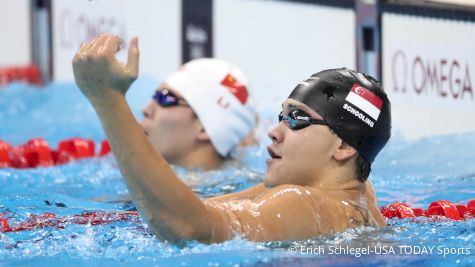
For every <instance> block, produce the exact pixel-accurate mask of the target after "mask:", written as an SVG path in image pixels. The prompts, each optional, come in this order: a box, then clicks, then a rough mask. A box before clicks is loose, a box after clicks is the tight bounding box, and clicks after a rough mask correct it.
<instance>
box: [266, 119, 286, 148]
mask: <svg viewBox="0 0 475 267" xmlns="http://www.w3.org/2000/svg"><path fill="white" fill-rule="evenodd" d="M280 128H281V123H279V124H277V125H274V126H273V127H272V128H271V129H270V130H269V133H267V135H268V136H269V138H270V139H271V140H272V143H274V144H277V143H280V142H282V140H283V138H284V135H283V134H282V131H280Z"/></svg>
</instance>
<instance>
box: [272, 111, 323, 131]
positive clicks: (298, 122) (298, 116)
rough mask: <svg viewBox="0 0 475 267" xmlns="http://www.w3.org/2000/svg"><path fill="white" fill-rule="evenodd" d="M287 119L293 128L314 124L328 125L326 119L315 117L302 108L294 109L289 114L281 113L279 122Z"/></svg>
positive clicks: (298, 128) (297, 128)
mask: <svg viewBox="0 0 475 267" xmlns="http://www.w3.org/2000/svg"><path fill="white" fill-rule="evenodd" d="M281 121H285V122H286V123H287V125H288V126H289V128H290V129H291V130H300V129H303V128H305V127H308V126H310V125H312V124H317V125H327V126H329V125H328V123H327V122H326V121H324V120H319V119H314V118H312V117H310V115H308V114H307V113H306V112H304V111H302V110H300V109H293V110H291V111H290V112H289V114H288V115H284V114H282V111H281V112H280V113H279V122H281Z"/></svg>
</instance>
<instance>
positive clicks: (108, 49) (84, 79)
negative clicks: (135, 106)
mask: <svg viewBox="0 0 475 267" xmlns="http://www.w3.org/2000/svg"><path fill="white" fill-rule="evenodd" d="M119 44H120V39H119V37H117V36H113V35H106V34H103V35H100V36H98V37H96V38H94V39H93V40H91V41H89V42H87V43H84V44H83V45H82V46H81V48H79V50H78V52H77V53H76V55H75V56H74V58H73V71H74V78H75V80H76V84H77V85H78V86H79V88H80V89H81V92H82V93H83V94H84V95H85V96H86V97H87V98H88V99H89V101H91V102H92V103H94V102H95V101H100V100H104V99H107V97H108V96H109V95H110V94H117V93H119V94H122V95H125V93H126V92H127V90H128V89H129V87H130V85H131V84H132V83H133V82H134V81H135V80H136V79H137V76H138V72H139V49H138V39H137V37H134V38H132V40H131V41H130V45H129V53H128V59H127V64H125V65H124V64H123V63H122V62H119V61H118V60H117V58H116V53H117V51H118V50H119Z"/></svg>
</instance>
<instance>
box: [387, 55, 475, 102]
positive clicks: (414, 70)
mask: <svg viewBox="0 0 475 267" xmlns="http://www.w3.org/2000/svg"><path fill="white" fill-rule="evenodd" d="M391 68H392V72H391V76H392V81H393V85H394V87H393V91H394V92H397V93H402V94H404V93H407V92H408V90H410V89H412V90H413V91H414V92H415V93H416V94H417V95H436V96H438V97H441V98H453V99H465V98H469V99H472V100H473V87H472V80H471V78H472V77H470V67H469V64H468V63H461V61H459V60H457V59H447V58H439V59H433V58H428V57H423V56H420V55H415V56H414V57H413V58H409V57H407V56H406V54H405V53H404V51H401V50H398V51H396V52H395V53H394V55H393V58H392V62H391Z"/></svg>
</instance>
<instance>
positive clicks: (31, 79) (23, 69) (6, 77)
mask: <svg viewBox="0 0 475 267" xmlns="http://www.w3.org/2000/svg"><path fill="white" fill-rule="evenodd" d="M14 81H24V82H27V83H29V84H33V85H41V84H42V83H43V81H42V78H41V73H40V70H39V69H38V67H37V66H36V65H35V64H30V65H26V66H10V67H6V68H0V86H6V85H8V84H9V83H11V82H14Z"/></svg>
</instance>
